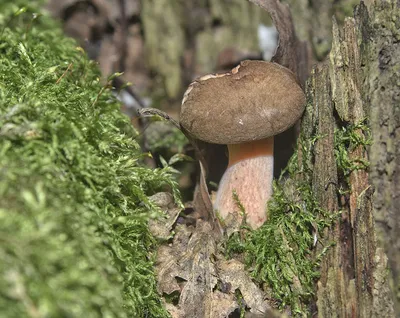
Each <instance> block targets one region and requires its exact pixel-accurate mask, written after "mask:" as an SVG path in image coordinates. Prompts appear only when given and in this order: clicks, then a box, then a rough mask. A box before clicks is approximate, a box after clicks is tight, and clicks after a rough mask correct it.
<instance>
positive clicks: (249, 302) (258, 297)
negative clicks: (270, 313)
mask: <svg viewBox="0 0 400 318" xmlns="http://www.w3.org/2000/svg"><path fill="white" fill-rule="evenodd" d="M218 270H219V278H220V279H221V281H222V282H224V283H229V284H230V285H231V286H232V289H231V290H232V292H234V291H235V290H237V289H238V290H239V291H240V293H241V294H242V296H243V299H244V301H245V302H246V306H247V307H249V308H250V312H252V313H256V314H263V313H265V312H266V311H267V310H268V309H269V306H268V304H267V302H266V301H265V299H264V293H263V292H262V291H261V290H260V289H259V288H258V287H257V285H256V284H254V283H253V281H252V280H251V278H250V277H249V274H248V273H247V271H246V270H245V268H244V264H242V263H240V262H239V261H237V260H235V259H232V260H229V261H226V260H223V261H220V262H219V263H218Z"/></svg>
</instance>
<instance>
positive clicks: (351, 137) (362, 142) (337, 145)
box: [334, 119, 371, 191]
mask: <svg viewBox="0 0 400 318" xmlns="http://www.w3.org/2000/svg"><path fill="white" fill-rule="evenodd" d="M369 145H371V133H370V127H369V126H368V124H367V120H366V119H363V120H362V121H360V122H359V123H356V124H350V125H344V126H342V127H341V128H338V129H335V137H334V149H335V159H336V163H337V167H338V173H339V178H340V179H342V180H344V181H345V185H346V187H348V185H349V183H350V180H349V178H350V174H351V173H352V172H353V171H355V170H365V169H368V167H369V162H367V161H366V160H364V159H362V158H351V155H350V154H351V153H352V152H353V151H354V150H355V149H356V148H358V147H360V146H361V147H363V150H364V151H366V150H367V149H366V148H367V146H369ZM341 191H347V190H345V189H341Z"/></svg>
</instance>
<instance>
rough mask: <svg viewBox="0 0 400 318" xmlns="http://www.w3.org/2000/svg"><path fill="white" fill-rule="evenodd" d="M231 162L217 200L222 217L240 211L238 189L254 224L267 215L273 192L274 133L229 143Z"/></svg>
mask: <svg viewBox="0 0 400 318" xmlns="http://www.w3.org/2000/svg"><path fill="white" fill-rule="evenodd" d="M228 148H229V166H228V169H227V170H226V171H225V173H224V175H223V177H222V179H221V182H220V184H219V188H218V192H217V195H216V199H215V202H214V209H216V210H217V211H218V212H219V214H220V216H221V217H222V218H226V217H227V216H228V214H229V213H232V212H240V209H239V207H238V205H237V203H236V202H235V200H234V199H233V191H234V190H235V191H236V193H237V195H238V198H239V201H240V202H241V204H242V205H243V207H244V209H245V211H246V214H247V223H248V224H249V225H250V226H251V227H252V228H254V229H255V228H258V227H260V226H261V225H262V224H263V223H264V222H265V221H266V219H267V214H266V212H267V201H268V200H269V198H270V197H271V195H272V179H273V174H274V171H273V170H274V168H273V167H274V157H273V148H274V142H273V137H270V138H267V139H263V140H261V141H256V142H252V143H246V144H240V145H228Z"/></svg>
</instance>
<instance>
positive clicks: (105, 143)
mask: <svg viewBox="0 0 400 318" xmlns="http://www.w3.org/2000/svg"><path fill="white" fill-rule="evenodd" d="M40 3H41V2H40V1H31V0H29V1H28V0H16V1H13V2H12V3H11V2H10V1H0V12H1V13H0V60H1V61H0V198H1V200H0V259H1V262H0V312H1V313H2V316H4V317H167V316H168V314H167V313H166V311H165V309H164V308H163V307H162V305H161V301H160V298H159V296H158V294H157V292H156V288H155V284H156V281H155V277H154V273H153V260H154V250H155V249H154V248H155V241H154V239H153V238H152V236H151V235H150V233H149V230H148V227H147V221H148V219H149V218H150V217H154V216H156V215H157V214H158V210H157V207H156V206H154V204H153V203H152V202H151V201H149V199H148V197H149V196H150V195H152V194H154V193H155V192H157V191H162V190H165V189H172V191H173V193H174V195H175V198H176V199H177V200H178V201H179V194H178V192H177V190H176V183H175V181H174V180H173V179H172V177H171V168H169V167H167V168H164V169H154V170H151V169H148V168H145V167H142V166H140V164H139V162H140V158H141V157H142V156H143V154H141V153H140V149H139V146H138V144H137V142H136V141H135V138H136V136H137V134H136V132H135V131H134V130H133V128H132V127H131V125H130V124H129V120H128V118H126V117H125V116H123V115H122V114H121V113H120V111H119V107H120V106H119V104H118V103H117V102H116V100H115V99H114V98H113V97H112V95H111V94H110V93H109V91H108V85H106V86H102V85H100V84H99V76H100V75H99V72H98V70H97V67H96V66H95V65H94V63H93V62H91V61H89V60H88V59H87V58H86V56H85V55H84V54H83V52H82V50H77V49H76V43H75V42H74V41H73V40H71V39H67V38H65V37H64V36H63V34H62V31H61V28H60V27H59V25H58V24H56V23H55V22H54V21H53V20H52V19H50V18H49V17H47V16H40V17H39V16H38V15H35V12H38V6H39V5H40ZM22 5H25V6H26V12H25V13H23V12H19V14H15V12H17V11H18V9H19V7H20V6H22Z"/></svg>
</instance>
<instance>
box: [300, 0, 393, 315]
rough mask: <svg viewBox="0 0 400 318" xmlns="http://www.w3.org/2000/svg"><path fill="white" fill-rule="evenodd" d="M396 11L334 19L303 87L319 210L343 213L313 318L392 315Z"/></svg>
mask: <svg viewBox="0 0 400 318" xmlns="http://www.w3.org/2000/svg"><path fill="white" fill-rule="evenodd" d="M399 7H400V4H399V2H398V1H396V0H387V1H377V2H376V3H375V4H374V5H373V6H372V7H371V8H370V13H368V10H367V8H366V6H365V5H364V4H363V3H361V5H360V6H358V7H357V8H356V10H355V17H354V18H347V19H346V20H345V23H344V27H343V30H339V28H338V26H337V24H336V21H333V41H332V50H331V53H330V56H329V57H330V58H329V61H327V62H326V63H324V64H322V65H320V66H317V67H316V68H315V70H314V71H313V73H312V76H311V78H310V80H309V82H308V87H307V91H308V92H307V95H308V106H307V110H306V113H305V116H304V119H303V123H302V137H301V139H303V140H315V143H314V144H313V148H312V151H313V161H312V162H311V164H312V166H313V169H312V172H311V173H312V184H313V189H314V192H315V195H316V197H317V199H318V200H319V202H320V204H321V206H322V207H323V208H324V209H326V210H329V211H332V212H333V211H341V216H340V220H339V221H338V222H337V224H336V225H335V227H334V228H332V229H331V230H330V231H329V233H327V236H328V240H331V241H333V242H335V246H334V247H332V248H331V249H330V252H329V253H328V255H327V257H326V258H325V259H324V261H323V262H322V266H321V279H320V281H319V282H318V291H317V298H318V300H317V307H318V317H393V316H395V310H394V307H395V305H394V303H393V301H395V303H397V301H396V300H395V299H394V298H395V297H394V295H395V292H396V290H397V289H398V286H399V266H400V262H399V256H398V255H399V253H398V250H399V240H398V238H397V237H396V233H398V232H397V231H398V229H399V220H400V219H399V217H398V216H397V215H396V211H398V210H399V204H400V203H399V202H400V199H399V192H400V191H399V190H400V189H399V188H400V169H399V167H400V160H399V157H398V156H396V154H400V153H399V152H400V142H399V140H398V139H399V138H398V134H399V132H400V111H399V107H398V103H399V99H400V93H399V88H398V85H399V65H400V64H399V60H400V52H399V51H400V50H399V49H400V42H399V40H400V32H399V24H400V23H399V21H400V9H399ZM396 103H397V105H396ZM371 134H372V145H373V146H372V147H368V145H369V144H371V137H370V136H371ZM396 137H397V139H396ZM300 144H301V142H300ZM343 147H344V148H343ZM368 148H369V149H368ZM343 150H344V151H343ZM367 150H368V152H367ZM301 151H302V149H299V152H300V154H301ZM303 151H304V148H303ZM303 154H304V153H303ZM304 157H305V156H304V155H303V156H301V155H300V156H299V158H304ZM368 161H370V162H371V164H370V165H369V163H368ZM368 166H369V169H368ZM385 236H386V237H385ZM387 236H388V238H387ZM386 255H387V256H388V258H387V256H386ZM388 259H389V261H388ZM388 265H389V266H390V268H391V270H392V277H389V276H390V275H388V272H389V271H388V270H387V267H388ZM390 279H392V282H391V283H390ZM389 286H391V287H392V288H394V290H390V288H389ZM396 312H398V305H397V311H396Z"/></svg>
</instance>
